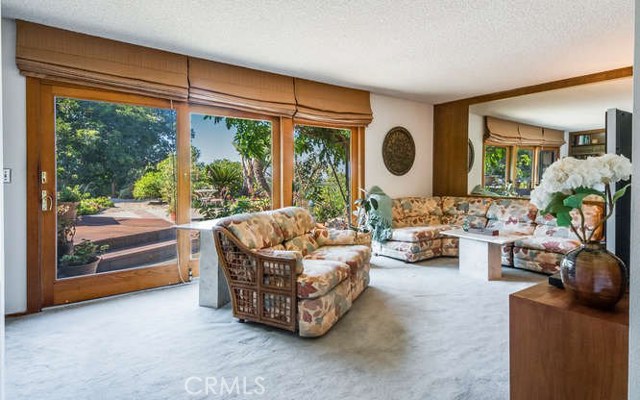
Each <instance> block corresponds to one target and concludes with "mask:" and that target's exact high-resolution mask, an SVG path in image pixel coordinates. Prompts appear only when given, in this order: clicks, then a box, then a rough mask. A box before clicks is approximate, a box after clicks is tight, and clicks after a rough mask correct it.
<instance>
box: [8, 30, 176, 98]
mask: <svg viewBox="0 0 640 400" xmlns="http://www.w3.org/2000/svg"><path fill="white" fill-rule="evenodd" d="M16 25H17V42H16V64H17V65H18V68H19V69H20V72H21V73H22V74H23V75H26V76H34V77H38V78H46V79H54V80H57V81H63V82H68V83H74V84H84V85H87V86H93V87H99V88H104V89H116V90H120V91H125V92H128V93H136V94H143V95H149V96H155V97H160V98H167V99H176V100H186V99H187V96H188V81H187V57H185V56H182V55H179V54H173V53H169V52H165V51H161V50H156V49H151V48H148V47H142V46H136V45H133V44H129V43H123V42H117V41H114V40H109V39H104V38H100V37H96V36H90V35H85V34H81V33H76V32H71V31H66V30H62V29H57V28H52V27H48V26H44V25H39V24H34V23H31V22H25V21H16Z"/></svg>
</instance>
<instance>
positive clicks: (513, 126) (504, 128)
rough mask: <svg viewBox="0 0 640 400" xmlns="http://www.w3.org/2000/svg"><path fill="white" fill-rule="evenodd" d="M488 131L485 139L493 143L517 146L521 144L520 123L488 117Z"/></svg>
mask: <svg viewBox="0 0 640 400" xmlns="http://www.w3.org/2000/svg"><path fill="white" fill-rule="evenodd" d="M486 118H487V121H486V122H487V133H486V135H485V140H486V141H487V142H490V143H492V144H500V145H505V146H516V145H519V144H520V131H519V130H518V124H517V123H516V122H512V121H505V120H503V119H498V118H493V117H486Z"/></svg>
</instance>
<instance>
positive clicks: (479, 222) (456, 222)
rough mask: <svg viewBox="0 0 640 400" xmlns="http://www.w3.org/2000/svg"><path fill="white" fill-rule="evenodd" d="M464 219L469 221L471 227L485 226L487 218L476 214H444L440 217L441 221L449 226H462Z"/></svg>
mask: <svg viewBox="0 0 640 400" xmlns="http://www.w3.org/2000/svg"><path fill="white" fill-rule="evenodd" d="M464 221H469V226H470V227H471V228H479V229H480V228H484V227H485V226H487V221H488V220H487V218H485V217H480V216H477V215H464V214H458V215H445V216H443V217H442V223H443V224H446V225H450V226H456V227H462V225H463V224H464Z"/></svg>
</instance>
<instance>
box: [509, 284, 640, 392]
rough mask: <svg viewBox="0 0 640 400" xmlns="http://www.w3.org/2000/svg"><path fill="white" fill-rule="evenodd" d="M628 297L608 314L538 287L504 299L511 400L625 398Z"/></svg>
mask: <svg viewBox="0 0 640 400" xmlns="http://www.w3.org/2000/svg"><path fill="white" fill-rule="evenodd" d="M628 341H629V299H628V296H626V297H625V298H624V299H623V300H622V301H621V302H620V303H619V304H618V306H617V307H616V309H615V310H613V311H611V312H604V311H598V310H595V309H592V308H588V307H584V306H580V305H577V304H574V303H573V302H572V300H571V298H570V295H569V293H567V292H566V291H564V290H562V289H557V288H555V287H552V286H550V285H549V284H547V283H546V282H545V283H541V284H538V285H535V286H532V287H530V288H528V289H525V290H522V291H520V292H517V293H513V294H512V295H511V296H510V297H509V350H510V375H511V400H539V399H553V400H576V399H580V400H590V399H593V400H602V399H607V400H618V399H620V400H626V399H627V374H628V372H627V371H628V366H627V363H628V353H629V344H628Z"/></svg>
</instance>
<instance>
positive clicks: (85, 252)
mask: <svg viewBox="0 0 640 400" xmlns="http://www.w3.org/2000/svg"><path fill="white" fill-rule="evenodd" d="M108 248H109V246H107V245H102V246H99V245H97V244H95V243H94V242H92V241H91V240H83V241H82V242H80V243H78V244H77V245H75V246H73V251H72V252H71V253H70V254H65V255H63V256H62V257H61V258H60V261H59V262H58V273H59V274H60V275H61V276H62V277H65V278H70V277H72V276H80V275H89V274H95V273H96V271H97V270H98V264H99V263H100V255H101V254H102V253H104V252H105V251H106V250H107V249H108Z"/></svg>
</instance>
